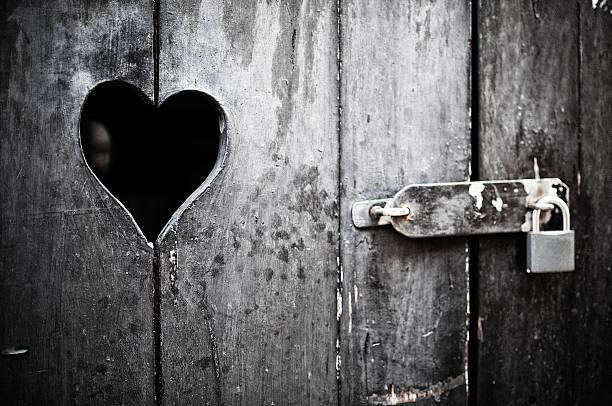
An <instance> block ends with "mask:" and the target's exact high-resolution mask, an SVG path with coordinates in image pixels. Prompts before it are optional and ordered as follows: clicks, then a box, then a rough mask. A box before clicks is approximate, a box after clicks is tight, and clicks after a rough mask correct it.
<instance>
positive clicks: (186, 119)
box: [80, 81, 225, 241]
mask: <svg viewBox="0 0 612 406" xmlns="http://www.w3.org/2000/svg"><path fill="white" fill-rule="evenodd" d="M224 123H225V115H224V113H223V110H222V109H221V107H220V106H219V103H217V101H216V100H215V99H214V98H212V97H211V96H209V95H207V94H206V93H202V92H199V91H195V90H185V91H181V92H179V93H176V94H174V95H172V96H170V97H168V98H167V99H166V100H165V101H164V102H163V103H162V104H161V105H160V106H159V107H155V106H154V105H153V103H152V102H151V101H150V100H149V99H148V98H147V96H146V95H145V94H144V93H143V92H141V91H140V90H139V89H138V88H136V87H134V86H132V85H130V84H128V83H125V82H121V81H111V82H104V83H101V84H99V85H98V86H96V87H95V88H94V89H92V90H91V91H90V92H89V94H88V96H87V98H86V99H85V103H84V104H83V109H82V111H81V121H80V133H81V145H82V148H83V154H84V156H85V160H86V161H87V164H88V165H89V167H90V168H91V170H92V171H93V173H94V174H95V175H96V176H97V177H98V179H99V180H100V182H102V184H103V185H104V186H105V187H106V188H107V189H108V190H109V191H110V192H111V193H112V194H113V195H114V196H115V197H116V198H117V199H118V200H119V201H120V202H121V203H123V205H124V206H125V207H126V208H127V210H128V211H129V212H130V213H131V214H132V216H133V217H134V219H135V221H136V223H137V224H138V226H139V227H140V229H141V230H142V232H143V234H144V235H145V237H146V238H147V240H149V241H154V240H155V238H156V237H157V235H158V234H159V233H160V231H161V230H162V228H163V227H164V225H165V224H166V223H167V222H168V220H170V218H171V216H172V214H173V213H174V212H175V211H176V210H177V209H178V208H179V207H180V206H181V204H182V203H183V202H185V200H186V199H187V198H188V197H189V196H190V195H191V194H192V193H193V192H194V191H195V190H196V189H198V187H199V186H200V185H202V183H203V182H204V181H205V179H206V178H207V176H208V175H209V174H210V172H211V171H212V170H213V169H214V168H215V166H216V164H217V160H218V159H219V157H221V156H222V153H223V151H221V150H220V146H221V145H222V144H224V143H223V142H222V139H221V137H222V133H223V131H224V127H225V124H224Z"/></svg>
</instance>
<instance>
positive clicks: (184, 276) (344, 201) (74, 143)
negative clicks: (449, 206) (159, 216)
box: [0, 0, 612, 405]
mask: <svg viewBox="0 0 612 406" xmlns="http://www.w3.org/2000/svg"><path fill="white" fill-rule="evenodd" d="M599 3H605V2H599ZM599 3H595V2H578V3H571V4H569V3H566V2H558V4H551V3H549V2H537V1H530V2H528V1H525V2H517V3H508V2H502V1H501V0H500V1H493V2H486V3H483V4H480V3H478V2H476V3H472V2H458V3H456V4H455V3H453V4H449V2H445V1H438V0H431V1H419V2H400V1H393V2H378V1H371V0H366V1H357V0H342V1H329V0H317V1H312V2H298V1H295V2H284V1H282V2H281V1H272V2H269V1H266V2H263V1H258V2H236V1H231V0H201V1H195V0H189V1H178V0H162V1H156V2H153V3H151V2H149V1H140V0H134V1H130V2H127V3H125V2H116V1H110V0H109V1H102V2H81V3H79V4H78V5H77V4H74V3H73V2H68V1H66V0H56V1H51V2H45V3H44V4H42V3H41V4H39V3H37V2H28V1H16V0H15V1H7V2H5V3H3V5H2V6H0V7H1V10H2V11H1V21H2V22H1V24H0V26H1V28H0V32H1V37H0V38H1V40H0V41H2V42H1V43H2V46H1V47H0V58H1V59H0V64H1V65H0V66H1V68H0V78H1V80H0V137H1V138H0V139H1V142H2V144H1V149H0V152H1V157H2V161H1V165H2V166H1V168H2V169H1V177H2V183H1V184H0V185H1V186H0V187H1V190H0V202H1V204H2V206H1V207H0V215H1V225H2V226H1V230H0V232H1V240H0V241H1V247H2V248H1V249H2V252H1V257H0V258H1V268H0V272H1V274H0V275H1V280H0V286H1V292H0V293H1V295H0V297H1V299H0V301H1V302H0V303H1V304H2V306H1V307H2V311H1V316H0V326H1V329H0V345H1V346H2V351H3V355H2V358H1V359H0V379H1V383H0V388H1V389H0V397H1V398H2V399H8V401H9V402H8V404H72V403H74V404H177V405H179V404H211V405H213V404H243V405H251V404H257V405H259V404H261V405H271V404H275V405H285V404H293V405H302V404H312V405H322V404H338V405H340V404H342V405H355V404H403V403H414V402H418V403H419V404H438V403H442V404H453V405H454V404H466V403H469V404H500V405H505V404H541V405H546V404H567V405H570V404H571V405H574V404H607V403H609V402H610V400H611V399H612V393H611V392H610V386H609V383H610V382H612V376H611V372H610V371H611V370H610V368H609V367H608V364H610V360H611V358H612V351H611V350H610V349H609V345H608V344H607V343H608V342H609V341H610V331H612V329H611V328H610V327H611V324H612V322H611V320H610V306H611V305H612V299H610V298H609V295H607V291H608V290H609V289H610V287H611V286H610V284H611V283H612V281H611V280H610V277H609V266H608V263H609V259H610V254H609V251H610V243H609V236H610V228H611V224H612V221H611V220H608V219H607V216H605V212H606V209H607V208H608V207H609V203H608V201H609V199H610V197H611V192H610V188H609V187H608V186H607V184H606V182H605V181H606V177H607V176H606V175H607V174H608V173H609V172H610V164H609V159H610V157H611V156H612V150H611V148H610V141H609V140H608V138H609V135H611V134H610V130H609V128H610V124H612V123H611V122H610V120H611V119H610V105H612V100H611V97H612V96H611V95H612V84H611V80H612V79H611V78H610V72H611V70H612V66H611V63H612V57H611V55H612V37H611V36H610V35H609V32H610V28H611V25H612V15H611V14H610V10H609V9H608V8H607V7H606V6H605V4H599ZM109 80H121V81H124V82H127V83H130V84H132V85H134V86H136V87H137V88H139V89H140V90H141V91H142V92H143V94H144V96H143V97H148V98H149V99H151V102H152V103H154V104H156V105H161V104H162V103H163V102H164V101H167V100H169V98H170V97H171V96H172V95H174V94H177V93H178V92H180V91H183V90H189V89H192V90H197V91H199V92H203V93H205V94H206V95H208V96H210V97H211V98H214V100H216V102H218V106H219V107H220V109H221V111H222V114H221V118H222V125H221V127H220V130H221V134H220V139H219V141H220V142H219V153H218V160H217V163H216V165H215V167H214V168H213V169H212V171H211V172H210V174H209V175H208V177H207V178H206V180H205V181H204V183H203V184H202V185H200V186H199V187H198V188H197V189H196V190H194V191H193V192H194V193H192V194H191V195H189V197H188V198H187V200H186V201H185V202H184V203H183V204H182V205H181V207H180V208H179V209H178V210H177V211H176V212H175V213H174V215H173V216H172V218H171V219H170V218H168V219H164V220H163V221H164V222H165V221H168V223H167V224H166V225H165V226H164V227H163V229H160V230H159V235H158V236H157V237H154V238H147V237H145V235H144V234H143V233H142V232H140V228H139V227H138V225H137V224H136V222H135V221H134V219H133V218H134V217H133V216H132V215H131V214H130V213H129V212H128V211H127V210H126V208H125V207H124V205H123V203H126V202H120V201H118V200H117V199H116V198H115V197H114V196H113V195H112V194H111V192H109V190H108V189H107V188H106V187H104V186H103V185H102V184H101V182H100V181H98V179H97V178H96V176H94V174H93V173H92V172H91V170H90V168H89V167H88V166H87V164H86V162H85V159H84V156H83V153H82V151H81V146H80V144H79V120H80V112H81V108H82V106H83V103H84V101H85V99H86V96H87V95H88V93H89V92H90V91H91V90H92V89H93V88H94V87H95V86H96V85H97V84H99V83H102V82H105V81H109ZM179 147H180V146H179V145H177V147H176V148H174V147H173V146H172V145H170V146H169V147H168V150H167V153H168V154H169V155H170V154H178V153H180V148H179ZM534 158H537V162H538V164H539V172H540V175H542V176H550V177H560V178H562V179H563V180H564V181H566V182H567V183H568V184H569V185H570V188H571V209H572V225H573V227H574V228H575V229H576V233H577V237H576V248H577V259H576V264H577V270H576V272H574V273H568V274H558V275H528V274H526V273H525V272H524V263H525V258H524V256H525V241H524V240H525V238H524V236H523V235H509V236H485V237H470V238H465V237H455V238H436V239H422V240H416V239H409V238H406V237H403V236H401V235H400V234H399V233H397V232H395V231H394V230H392V229H390V228H373V229H368V230H357V229H356V228H354V226H353V224H352V222H351V217H350V208H351V206H352V204H353V203H354V202H356V201H360V200H368V199H375V198H385V197H391V196H392V195H393V194H394V193H395V192H397V191H398V190H399V189H400V188H402V187H403V186H406V185H408V184H411V183H429V182H443V181H446V182H448V181H464V180H470V179H471V180H478V179H482V180H490V179H491V180H492V179H512V178H522V177H525V178H529V177H533V176H534V175H535V174H534ZM168 162H169V161H165V160H163V159H160V162H159V171H160V172H164V173H165V174H166V175H164V177H155V178H154V179H156V180H157V184H154V185H153V188H159V190H163V191H164V192H166V191H168V190H172V189H173V188H174V187H177V185H178V184H179V183H180V176H181V174H175V170H174V169H175V168H173V167H171V166H170V165H169V164H168ZM162 179H163V180H162ZM126 205H127V204H126ZM128 206H129V205H128ZM136 217H137V216H136ZM145 234H147V233H145ZM148 239H149V240H155V241H150V242H148V241H147V240H148ZM18 353H21V354H18ZM468 395H469V396H468Z"/></svg>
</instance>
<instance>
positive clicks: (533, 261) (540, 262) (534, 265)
mask: <svg viewBox="0 0 612 406" xmlns="http://www.w3.org/2000/svg"><path fill="white" fill-rule="evenodd" d="M547 204H553V205H555V206H557V207H559V209H561V213H562V215H563V230H554V231H540V212H541V208H542V207H545V205H547ZM532 227H533V229H532V231H530V232H529V233H528V234H527V272H530V273H546V272H569V271H573V270H574V269H575V260H574V231H573V230H570V211H569V207H568V206H567V204H566V203H565V202H564V201H563V200H561V199H560V198H558V197H555V196H546V197H543V198H541V199H540V200H538V202H537V207H536V208H534V210H533V213H532Z"/></svg>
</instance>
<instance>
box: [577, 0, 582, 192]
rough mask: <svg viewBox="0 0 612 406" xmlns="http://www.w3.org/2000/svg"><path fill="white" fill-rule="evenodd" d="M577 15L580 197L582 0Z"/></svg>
mask: <svg viewBox="0 0 612 406" xmlns="http://www.w3.org/2000/svg"><path fill="white" fill-rule="evenodd" d="M576 8H577V15H578V33H577V38H576V42H577V47H578V55H577V59H578V61H577V63H578V80H577V81H576V82H577V84H578V89H577V93H578V96H577V103H578V111H577V114H576V121H577V122H576V127H577V129H578V134H577V137H578V140H577V142H578V157H577V159H578V162H577V164H576V166H577V168H576V171H577V172H578V176H577V179H576V181H577V186H578V191H577V196H578V197H580V184H581V178H582V8H581V6H580V1H576Z"/></svg>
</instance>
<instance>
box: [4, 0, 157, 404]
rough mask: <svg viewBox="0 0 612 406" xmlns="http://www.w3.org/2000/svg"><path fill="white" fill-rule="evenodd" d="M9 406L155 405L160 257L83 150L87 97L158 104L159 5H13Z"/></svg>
mask: <svg viewBox="0 0 612 406" xmlns="http://www.w3.org/2000/svg"><path fill="white" fill-rule="evenodd" d="M0 7H1V8H0V41H1V42H0V43H1V45H0V138H1V148H0V165H1V166H0V173H1V183H0V224H1V227H0V244H1V248H0V251H1V254H0V309H1V310H0V346H1V347H2V348H3V349H5V348H7V347H13V346H27V347H28V348H29V351H28V352H27V353H26V354H23V355H19V356H2V357H0V399H1V400H0V403H2V404H6V405H13V404H15V405H17V404H24V405H25V404H61V405H65V404H100V405H108V404H138V405H140V404H152V403H153V401H154V399H153V393H154V386H153V331H152V319H153V317H152V313H153V301H152V296H153V286H152V280H151V269H152V259H153V255H152V251H153V250H152V249H151V248H150V247H149V246H148V245H147V244H146V241H145V239H144V238H143V237H142V235H141V234H139V233H138V231H137V228H136V226H135V225H134V223H133V221H132V220H131V218H130V217H129V215H128V214H127V212H126V211H125V210H124V209H123V208H122V207H121V206H120V205H119V204H118V203H117V201H116V200H114V199H113V198H112V197H111V196H110V195H109V193H108V192H106V191H105V190H104V188H103V187H102V186H101V185H100V183H99V182H98V181H97V180H96V179H95V177H94V176H93V174H92V173H91V172H90V171H89V169H88V168H87V166H86V165H85V162H84V160H83V157H82V154H81V149H80V145H79V127H78V125H79V112H80V108H81V104H82V102H83V101H84V99H85V96H86V94H87V92H88V91H89V90H90V89H91V88H92V87H93V86H94V85H95V84H96V83H97V82H100V81H103V80H108V79H124V80H126V81H129V82H131V83H134V84H135V85H137V86H139V87H140V88H141V89H144V90H145V91H146V92H147V94H149V95H152V88H153V80H152V67H153V63H152V52H151V35H150V31H151V27H152V12H151V6H150V3H149V2H148V1H133V2H131V3H130V4H122V5H121V7H119V6H118V3H117V2H106V1H103V2H100V1H88V2H68V1H46V2H37V1H5V2H2V5H1V6H0Z"/></svg>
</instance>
